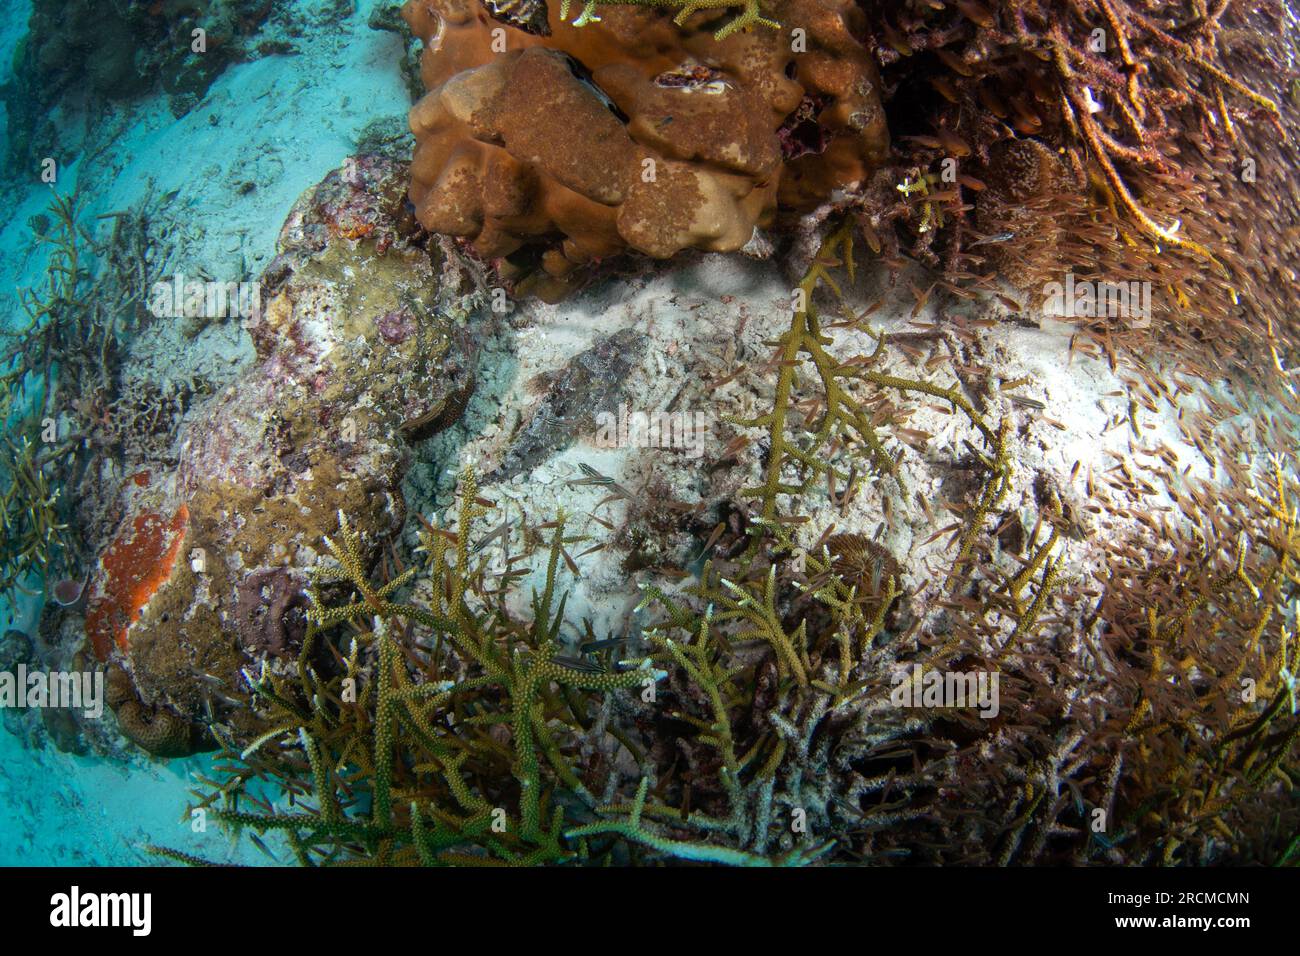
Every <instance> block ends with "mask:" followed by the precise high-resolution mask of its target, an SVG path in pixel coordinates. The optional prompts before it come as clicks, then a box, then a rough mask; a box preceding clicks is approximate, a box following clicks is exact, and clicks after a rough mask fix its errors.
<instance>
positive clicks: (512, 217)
mask: <svg viewBox="0 0 1300 956" xmlns="http://www.w3.org/2000/svg"><path fill="white" fill-rule="evenodd" d="M556 6H558V5H556ZM707 6H709V7H711V6H712V5H707ZM696 10H698V12H696ZM769 12H770V15H771V17H772V19H774V20H776V21H778V22H782V23H789V24H791V25H794V24H798V25H799V27H798V29H799V34H798V35H797V36H796V35H795V34H792V32H791V30H792V29H793V26H791V27H781V28H780V29H775V28H770V27H757V28H755V29H752V30H749V31H739V32H728V31H725V29H724V30H723V31H720V33H726V35H725V36H721V35H720V36H719V38H717V39H715V37H714V30H715V29H716V28H715V27H714V26H713V22H714V21H713V19H712V17H711V16H710V13H709V10H708V9H706V5H701V4H695V5H693V6H692V7H691V9H688V10H685V11H683V13H686V14H689V16H686V17H684V18H683V17H682V16H678V17H677V21H678V22H680V24H681V25H680V26H679V25H676V24H675V22H674V19H673V17H671V16H670V15H668V14H665V13H661V12H659V11H657V10H648V9H628V8H623V7H612V8H608V9H607V10H605V11H604V12H602V14H601V16H600V19H599V21H598V22H589V23H587V24H586V25H583V26H581V27H578V26H575V25H573V24H571V23H566V22H564V20H563V18H562V17H561V16H560V15H559V13H558V10H555V9H553V10H552V11H551V17H550V21H549V26H548V31H547V33H546V34H545V35H542V34H539V33H537V32H535V31H534V32H530V31H529V30H527V29H525V28H524V27H523V26H522V25H519V24H515V23H511V22H509V20H498V19H493V18H492V17H491V16H490V15H489V12H488V11H487V10H486V9H485V8H484V7H483V6H481V5H480V4H479V3H478V2H477V0H411V2H409V3H407V5H406V6H405V8H404V11H403V15H404V16H405V17H406V19H407V22H408V23H410V24H411V27H412V29H413V30H414V32H415V33H416V35H417V36H419V37H421V38H422V39H424V41H425V52H424V55H423V59H422V68H421V72H422V76H423V78H424V82H425V86H426V87H427V88H428V90H429V94H428V95H427V96H426V97H425V98H424V99H423V100H422V101H421V102H420V103H419V104H417V105H416V106H415V108H414V109H413V110H412V112H411V128H412V130H413V131H414V132H415V135H416V140H417V147H416V154H415V160H414V164H413V167H412V186H411V198H412V200H413V201H414V203H415V205H416V210H417V214H418V216H419V218H420V221H421V222H422V223H423V224H424V225H425V226H426V227H427V228H428V229H430V230H432V231H435V232H441V233H447V234H449V235H454V236H462V237H465V238H467V239H470V240H472V241H473V247H474V249H475V250H476V251H477V252H478V254H480V255H481V256H483V257H485V258H489V259H499V260H510V261H509V262H504V263H502V265H503V267H504V274H505V277H506V278H511V277H512V276H514V275H517V274H519V272H520V270H521V269H525V268H530V267H531V266H529V265H528V260H527V255H526V254H521V255H516V254H517V253H521V250H524V253H526V252H527V251H528V250H531V251H533V252H534V253H535V254H540V255H541V268H542V270H543V271H542V273H541V275H540V276H539V277H538V281H537V283H536V284H535V285H534V288H535V289H536V290H538V291H539V292H542V293H543V294H548V295H554V294H558V293H560V292H562V291H563V288H564V287H565V284H566V281H567V279H568V277H569V276H570V275H571V274H572V273H573V272H574V271H575V270H577V269H579V268H581V267H582V266H584V265H587V264H589V263H593V262H596V261H599V260H601V259H603V258H607V257H609V256H614V255H617V254H620V253H624V252H628V251H635V252H639V253H642V254H644V255H647V256H652V257H654V258H667V257H669V256H671V255H673V254H674V253H676V252H678V251H680V250H682V249H708V250H713V251H735V250H738V249H741V248H742V247H744V246H746V244H748V243H749V242H750V240H751V239H752V238H753V236H754V231H755V228H756V227H765V226H768V225H769V224H771V223H772V221H773V219H774V217H775V216H776V215H777V213H778V212H779V211H787V212H789V211H801V210H805V209H808V208H810V207H812V206H815V205H816V204H818V203H819V202H821V201H823V200H825V199H826V198H827V197H828V196H829V195H830V193H831V192H832V190H833V189H835V188H837V187H843V186H847V185H849V184H851V183H854V182H856V181H859V180H861V179H863V178H864V177H865V175H866V174H867V173H868V172H869V171H870V170H871V169H872V168H873V167H874V166H875V165H877V164H879V163H880V162H881V161H883V159H884V158H885V154H886V150H887V146H888V134H887V131H886V129H885V124H884V115H883V113H882V111H881V108H880V100H879V81H878V79H877V77H876V72H875V66H874V64H873V63H872V60H871V58H870V56H869V55H868V52H867V50H866V48H865V47H864V46H863V45H862V44H861V43H859V42H858V40H857V39H856V38H855V37H856V35H857V34H858V33H859V32H860V31H861V30H862V28H863V23H862V20H861V13H860V12H859V11H858V10H857V8H856V7H854V6H852V5H851V4H848V3H844V2H840V0H836V2H822V0H784V2H781V3H777V4H774V5H773V6H772V8H771V10H770V11H769ZM587 19H588V20H590V19H591V18H590V17H588V18H587Z"/></svg>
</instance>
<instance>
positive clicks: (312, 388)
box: [87, 163, 473, 752]
mask: <svg viewBox="0 0 1300 956" xmlns="http://www.w3.org/2000/svg"><path fill="white" fill-rule="evenodd" d="M363 165H364V164H363ZM370 172H375V169H374V168H372V169H371V170H370ZM402 172H403V173H404V170H403V171H402ZM398 179H399V180H400V179H404V176H400V175H399V177H398ZM386 181H389V180H386V179H385V177H384V176H382V175H380V176H377V177H372V176H369V175H368V174H366V175H361V174H359V173H358V166H357V164H356V163H353V164H350V166H349V167H348V168H347V169H345V170H344V171H343V173H342V174H341V175H338V176H335V175H332V176H331V177H329V178H327V180H326V181H325V183H323V184H322V186H321V187H320V188H319V189H318V190H314V191H313V193H312V194H311V195H310V196H309V197H305V198H304V200H303V201H300V203H299V204H298V205H297V206H296V207H295V212H294V214H293V216H291V221H290V223H289V224H288V225H287V227H286V230H285V233H284V240H285V241H283V242H282V244H281V255H280V256H279V257H278V258H277V260H276V261H275V262H273V263H272V265H271V266H270V267H269V268H268V270H267V274H266V276H264V291H269V292H270V296H269V299H268V300H267V301H266V302H265V303H264V304H263V305H262V307H261V308H260V312H259V314H258V315H256V316H254V317H252V318H251V319H250V320H249V331H250V333H251V335H252V337H253V342H254V346H255V348H256V349H257V352H258V355H259V358H260V361H259V362H258V363H257V364H256V365H254V366H253V367H252V368H251V369H249V370H248V371H247V372H246V373H245V375H244V376H243V377H242V378H241V379H240V380H238V381H236V382H235V383H234V384H233V385H231V386H230V387H228V388H227V389H225V390H224V391H222V392H220V393H218V394H217V395H214V396H213V397H212V398H210V399H209V400H208V402H207V404H206V405H205V406H204V407H203V408H201V409H199V410H197V412H196V414H195V415H194V416H192V417H191V418H190V420H189V421H188V423H187V425H186V426H185V428H184V430H183V431H182V433H181V443H180V461H179V464H178V465H177V467H176V468H175V469H174V470H172V471H163V470H159V473H158V474H157V476H156V477H155V478H154V479H153V480H149V479H147V478H144V479H141V480H138V481H133V482H128V483H127V489H126V491H125V492H124V498H125V500H124V505H123V510H124V513H125V514H126V518H125V519H124V521H123V522H122V525H121V527H120V529H119V531H118V532H117V534H116V536H115V538H114V540H113V541H112V542H111V543H110V544H109V546H108V547H107V548H105V549H104V551H103V552H102V554H101V558H100V561H99V568H98V571H97V573H96V575H95V576H94V579H93V581H92V585H91V589H92V590H91V597H90V602H89V607H88V612H87V636H88V638H89V643H90V645H91V647H92V649H93V650H94V652H95V654H96V656H97V657H98V658H99V659H100V660H111V659H113V658H121V659H123V660H124V661H125V662H126V663H127V664H128V667H129V672H130V673H129V676H128V677H127V678H126V680H128V681H130V682H133V699H135V700H137V701H138V702H139V706H140V710H138V711H137V710H134V709H133V710H132V711H131V712H130V714H129V715H128V716H127V717H126V718H123V715H122V714H121V713H119V719H121V720H122V723H123V730H124V732H125V733H127V735H128V736H131V737H132V739H137V740H138V742H141V745H142V746H146V743H145V740H144V737H145V735H146V730H145V726H144V725H143V724H142V723H141V722H142V721H143V722H145V723H148V721H153V722H163V723H166V722H169V721H170V720H171V719H172V718H173V717H175V718H177V719H179V720H181V721H182V722H195V721H197V720H199V719H201V718H203V717H204V716H205V715H206V714H207V713H208V712H209V710H212V709H215V710H216V711H218V712H220V713H221V714H223V715H224V718H225V719H226V720H227V722H228V723H229V724H230V726H231V730H232V732H233V733H234V734H235V735H236V736H244V735H247V734H250V733H253V732H255V730H256V718H255V717H254V715H253V714H252V713H251V712H250V711H249V709H248V708H246V707H240V706H235V707H230V706H229V705H230V704H231V703H232V701H233V700H235V699H237V698H238V697H240V696H241V695H242V694H243V693H244V692H245V690H246V688H245V686H244V680H243V677H242V671H243V669H244V668H245V667H247V666H248V665H249V663H250V662H256V661H258V660H260V659H265V658H268V657H270V658H282V657H291V656H292V655H293V654H295V653H296V651H297V649H298V647H299V646H300V643H301V638H302V635H303V632H304V629H305V619H304V615H303V611H304V599H303V596H302V592H303V587H304V584H305V570H306V569H307V568H309V567H311V566H313V565H314V564H315V563H316V561H317V560H318V558H319V556H320V555H319V551H320V549H321V547H322V545H321V539H322V538H323V537H324V536H326V535H329V534H333V533H335V531H336V529H337V526H338V514H339V512H340V511H343V512H345V513H346V514H347V515H348V517H349V520H350V521H351V522H352V525H353V527H354V528H355V529H356V530H357V531H359V532H360V533H361V534H362V535H363V537H365V539H366V540H367V542H368V543H369V544H375V543H377V542H378V541H379V540H380V539H382V538H383V537H385V536H387V535H389V534H391V533H393V532H395V531H396V530H397V529H398V528H399V527H400V526H401V524H402V522H403V520H404V518H405V506H404V502H403V499H402V495H401V490H400V485H401V480H402V475H403V473H404V471H405V467H406V461H407V451H408V440H409V436H410V435H411V434H413V433H416V432H422V431H424V430H428V429H431V428H433V429H436V428H437V427H439V426H441V425H445V424H449V423H450V421H452V420H454V417H455V416H456V415H457V414H459V412H460V411H461V410H463V408H464V405H465V401H466V399H467V395H468V392H469V390H470V389H471V388H472V385H473V380H472V377H471V374H470V373H471V370H472V367H473V351H472V348H471V347H470V345H469V336H468V334H467V333H466V332H465V331H464V330H463V329H461V328H460V327H459V326H460V324H463V321H464V319H465V317H466V313H465V312H464V310H463V309H462V308H461V306H460V304H459V300H458V299H457V298H456V290H452V289H448V288H447V287H446V285H445V284H444V283H442V282H441V281H440V278H439V273H438V271H437V270H436V269H435V263H434V262H433V260H432V259H431V258H430V255H429V254H428V252H426V251H425V250H424V249H422V248H419V247H416V246H411V245H409V244H407V243H405V242H404V241H402V240H401V233H400V229H399V224H398V223H396V222H395V221H394V219H393V218H392V217H391V216H386V215H384V214H382V210H383V209H384V208H386V204H388V203H390V202H391V200H392V197H391V196H390V195H385V194H384V193H383V192H382V189H380V190H379V191H378V192H376V191H367V190H368V189H369V188H370V186H375V187H378V186H382V184H383V183H384V182H386ZM366 184H369V186H367V185H366ZM399 195H400V194H399ZM366 197H368V198H366ZM344 216H346V218H347V221H348V222H351V223H357V222H365V223H369V224H371V225H373V227H374V228H373V229H368V230H364V231H362V232H361V233H357V234H354V235H351V236H349V235H348V233H347V232H345V231H343V230H339V229H336V228H334V226H336V225H337V223H338V222H339V221H340V220H341V218H342V217H344ZM322 230H324V231H323V232H322ZM385 236H387V237H389V239H388V241H387V242H384V241H383V238H384V237H385ZM318 240H319V242H318ZM395 314H396V315H400V317H401V318H400V321H399V322H398V325H399V327H400V331H401V334H393V323H394V321H395V320H394V319H393V316H394V315H395ZM119 680H120V678H119ZM146 717H147V718H148V721H146V720H145V718H146ZM137 718H139V719H138V720H137ZM150 726H152V725H151V724H150ZM164 729H167V728H164ZM154 732H155V731H150V733H154ZM156 732H157V733H162V732H163V731H162V730H161V729H160V730H157V731H156ZM149 739H150V743H149V744H148V745H147V746H146V749H148V747H149V746H154V745H155V742H153V741H152V738H149ZM177 740H178V738H177V737H176V736H175V734H173V733H172V732H171V730H170V729H168V736H167V741H168V742H167V744H166V746H168V747H172V746H179V744H178V743H176V741H177ZM158 745H159V746H161V745H162V744H158ZM151 752H155V751H153V750H151Z"/></svg>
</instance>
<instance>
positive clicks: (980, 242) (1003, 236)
mask: <svg viewBox="0 0 1300 956" xmlns="http://www.w3.org/2000/svg"><path fill="white" fill-rule="evenodd" d="M1014 238H1016V234H1015V233H1014V232H999V233H997V234H996V235H992V236H985V237H984V238H982V239H976V240H975V241H974V242H972V243H970V247H971V248H974V247H975V246H991V245H993V243H995V242H1010V241H1011V240H1012V239H1014Z"/></svg>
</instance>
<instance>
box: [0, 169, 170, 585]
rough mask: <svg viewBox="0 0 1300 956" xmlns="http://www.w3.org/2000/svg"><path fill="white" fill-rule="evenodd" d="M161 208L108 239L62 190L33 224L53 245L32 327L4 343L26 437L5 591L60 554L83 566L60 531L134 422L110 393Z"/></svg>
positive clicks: (118, 222)
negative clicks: (83, 486)
mask: <svg viewBox="0 0 1300 956" xmlns="http://www.w3.org/2000/svg"><path fill="white" fill-rule="evenodd" d="M151 203H152V199H151V198H150V199H146V200H145V201H144V203H142V205H141V206H140V207H139V208H138V209H136V210H132V211H130V212H124V213H114V214H111V215H110V216H107V217H101V218H111V219H112V220H113V223H114V225H113V230H112V232H111V234H110V235H109V237H108V238H107V239H106V240H104V241H102V242H97V241H96V240H95V239H94V238H93V237H92V236H91V235H90V234H89V233H88V232H87V231H86V229H85V227H84V226H82V224H81V223H80V221H79V220H80V216H81V209H80V205H81V200H80V196H79V195H78V193H77V192H75V191H74V192H72V193H69V194H67V195H61V194H58V193H55V194H54V196H53V198H52V199H51V202H50V206H49V210H48V213H46V214H45V215H42V216H38V217H34V219H33V229H34V243H35V246H36V248H38V249H40V248H48V249H49V260H48V262H47V264H46V272H45V282H44V285H43V286H42V287H39V288H36V289H21V290H19V301H20V303H21V305H22V307H23V309H24V311H25V313H26V316H27V321H26V324H25V325H23V326H22V327H20V328H17V329H14V330H12V331H8V332H5V333H3V335H4V339H3V343H2V344H0V412H3V415H4V423H5V426H6V428H7V430H8V431H9V432H10V433H11V434H16V435H22V436H24V437H23V438H21V439H20V440H18V441H14V440H13V439H10V440H8V441H7V449H6V454H5V456H4V461H3V463H0V481H3V482H5V485H4V491H3V502H4V517H3V521H4V527H5V530H6V533H5V535H4V538H3V545H2V546H0V567H2V568H3V572H2V578H3V579H2V580H0V593H7V592H9V591H10V589H11V588H13V587H15V586H21V582H22V580H23V579H25V578H27V577H28V576H29V575H32V574H36V575H40V574H43V573H45V571H47V570H48V569H49V568H50V567H51V565H52V563H57V562H55V559H56V558H58V559H59V560H60V561H64V562H65V563H67V564H69V565H71V564H74V563H75V560H74V557H75V556H74V555H73V554H72V553H70V552H71V551H72V550H75V546H76V537H77V536H76V535H74V534H72V533H71V532H70V531H69V530H67V529H65V528H63V527H60V525H63V524H65V523H67V517H68V512H69V509H70V508H71V504H72V502H71V501H70V500H69V499H70V498H71V497H73V496H72V495H70V494H68V493H67V491H68V489H72V488H74V487H76V486H77V484H78V482H79V481H80V480H81V479H82V478H83V477H85V476H86V475H87V473H88V471H89V466H90V465H91V463H92V462H93V461H94V460H95V459H97V458H99V457H102V456H105V455H111V454H114V453H115V451H117V449H115V448H114V447H113V446H114V445H115V443H117V442H118V441H120V440H121V438H122V435H121V433H122V431H123V429H124V426H125V423H118V422H114V421H112V420H110V407H111V406H112V405H113V399H111V398H110V396H112V395H113V394H114V393H115V390H116V387H117V372H118V367H119V364H120V360H121V351H122V348H121V346H122V335H123V333H124V332H125V331H126V330H127V329H129V328H130V327H132V325H133V324H134V323H135V320H136V318H137V316H136V311H137V309H138V307H139V304H140V301H141V299H142V297H143V295H144V294H145V290H146V289H147V288H148V284H147V275H146V272H147V270H148V268H149V265H148V262H147V260H148V258H149V257H148V256H147V255H146V252H147V246H148V221H149V216H150V214H151V209H152V207H151ZM122 404H123V405H125V404H126V403H125V402H122ZM65 422H66V423H69V424H65Z"/></svg>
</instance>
